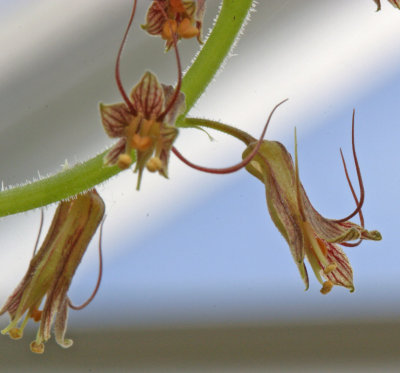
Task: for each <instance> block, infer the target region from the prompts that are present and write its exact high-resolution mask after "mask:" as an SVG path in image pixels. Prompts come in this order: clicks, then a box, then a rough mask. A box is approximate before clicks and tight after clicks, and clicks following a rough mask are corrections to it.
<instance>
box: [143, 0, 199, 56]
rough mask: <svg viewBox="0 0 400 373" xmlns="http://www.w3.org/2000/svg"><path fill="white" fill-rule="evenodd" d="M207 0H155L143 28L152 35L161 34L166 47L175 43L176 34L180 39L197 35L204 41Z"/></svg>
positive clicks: (168, 47)
mask: <svg viewBox="0 0 400 373" xmlns="http://www.w3.org/2000/svg"><path fill="white" fill-rule="evenodd" d="M204 11H205V0H196V1H184V0H155V1H153V2H152V4H151V5H150V7H149V9H148V11H147V15H146V24H144V25H142V28H143V29H144V30H146V31H147V32H148V33H149V34H150V35H156V36H161V37H162V38H163V39H164V40H165V41H166V49H167V50H168V49H170V48H171V47H172V45H173V43H174V41H173V39H174V34H175V36H176V38H177V39H178V40H179V39H181V38H184V39H189V38H193V37H196V38H197V40H198V41H199V42H200V43H202V41H201V39H202V24H203V18H204Z"/></svg>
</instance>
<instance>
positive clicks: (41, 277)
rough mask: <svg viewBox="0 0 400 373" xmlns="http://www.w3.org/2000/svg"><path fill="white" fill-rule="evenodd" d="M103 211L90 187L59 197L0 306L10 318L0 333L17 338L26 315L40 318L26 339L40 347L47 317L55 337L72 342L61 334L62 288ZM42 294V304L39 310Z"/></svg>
mask: <svg viewBox="0 0 400 373" xmlns="http://www.w3.org/2000/svg"><path fill="white" fill-rule="evenodd" d="M103 215H104V203H103V200H102V199H101V197H100V196H99V195H98V193H97V192H96V191H95V190H91V191H88V192H86V193H84V194H81V195H78V196H77V197H76V198H74V199H71V200H69V201H63V202H60V204H59V205H58V207H57V210H56V212H55V215H54V217H53V220H52V223H51V226H50V229H49V231H48V233H47V235H46V238H45V240H44V241H43V244H42V246H41V247H40V249H39V250H38V252H37V253H36V254H35V255H34V256H33V258H32V259H31V261H30V264H29V268H28V271H27V272H26V274H25V276H24V278H23V279H22V281H21V282H20V284H19V285H18V287H17V288H16V289H15V290H14V292H13V293H12V295H11V296H10V297H9V298H8V300H7V301H6V303H5V304H4V306H3V307H2V308H1V310H0V315H1V314H4V313H6V312H8V314H9V315H10V319H11V320H10V324H9V325H8V326H7V327H6V328H5V329H3V330H2V331H1V332H2V334H9V336H10V337H11V338H13V339H19V338H21V337H22V335H23V330H24V328H25V326H26V324H27V322H28V320H29V319H30V318H32V319H33V320H34V321H37V322H40V325H39V330H38V332H37V335H36V339H35V340H34V341H33V342H32V343H31V345H30V347H31V350H32V352H35V353H43V352H44V342H46V341H47V340H48V339H49V338H50V332H51V327H52V325H53V323H54V333H55V337H56V341H57V343H58V344H59V345H60V346H62V347H65V348H66V347H70V346H71V345H72V340H70V339H65V331H66V328H67V318H68V307H69V306H72V305H71V304H70V301H69V298H68V295H67V292H68V289H69V287H70V284H71V281H72V278H73V276H74V274H75V271H76V269H77V268H78V266H79V263H80V262H81V259H82V257H83V255H84V253H85V251H86V249H87V246H88V244H89V242H90V240H91V239H92V237H93V235H94V233H95V232H96V230H97V228H98V226H99V224H100V222H101V220H102V219H103ZM96 290H97V289H96ZM44 299H45V300H44ZM43 300H44V303H43V309H42V310H41V311H39V308H40V306H41V304H42V302H43ZM72 307H73V308H76V307H75V306H72ZM24 315H25V317H24ZM23 317H24V319H23V321H22V324H21V325H20V326H18V325H19V323H20V321H21V319H22V318H23Z"/></svg>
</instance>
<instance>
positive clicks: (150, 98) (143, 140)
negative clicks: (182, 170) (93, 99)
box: [100, 72, 185, 189]
mask: <svg viewBox="0 0 400 373" xmlns="http://www.w3.org/2000/svg"><path fill="white" fill-rule="evenodd" d="M173 99H174V89H173V87H172V86H166V85H161V84H160V83H159V82H158V79H157V77H156V76H155V75H154V74H153V73H151V72H146V73H145V74H144V75H143V77H142V79H141V80H140V82H139V83H138V84H137V85H136V86H135V87H134V88H133V90H132V92H131V94H130V97H129V100H130V104H131V105H130V107H129V106H128V104H127V103H118V104H113V105H103V104H101V105H100V113H101V120H102V123H103V127H104V130H105V131H106V133H107V135H108V136H110V137H111V138H119V139H120V140H119V141H118V142H117V143H116V144H115V145H114V146H113V147H112V148H111V149H110V151H109V152H108V153H107V154H106V156H105V158H104V163H105V164H106V165H114V164H117V165H118V166H119V167H120V168H121V169H124V168H128V167H129V166H130V165H131V163H132V151H135V152H136V159H137V160H136V167H135V171H137V172H138V185H137V186H138V189H139V187H140V181H141V177H142V173H143V170H144V168H145V167H146V166H147V168H148V169H149V171H151V172H155V171H158V172H159V173H160V174H161V175H163V176H165V177H168V160H169V154H170V150H171V147H172V144H173V142H174V140H175V138H176V136H177V135H178V130H177V128H176V127H175V126H174V124H175V119H176V117H177V116H178V115H179V114H181V113H182V112H183V111H184V109H185V103H184V95H183V93H179V94H178V96H177V98H176V100H175V102H174V104H173V105H172V107H171V108H170V109H168V111H167V112H165V110H166V106H167V105H168V103H169V102H171V100H173Z"/></svg>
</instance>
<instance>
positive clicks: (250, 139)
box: [182, 118, 257, 145]
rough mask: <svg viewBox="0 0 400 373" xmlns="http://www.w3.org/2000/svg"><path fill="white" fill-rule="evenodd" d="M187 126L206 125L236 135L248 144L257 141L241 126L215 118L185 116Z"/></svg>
mask: <svg viewBox="0 0 400 373" xmlns="http://www.w3.org/2000/svg"><path fill="white" fill-rule="evenodd" d="M182 125H184V126H185V127H200V128H202V127H206V128H211V129H213V130H217V131H220V132H223V133H225V134H227V135H231V136H233V137H236V138H237V139H238V140H240V141H243V142H244V143H245V144H246V145H249V144H251V143H252V142H255V141H257V140H256V139H255V138H254V137H253V136H251V135H249V134H248V133H247V132H245V131H242V130H241V129H239V128H236V127H233V126H230V125H229V124H224V123H221V122H217V121H215V120H209V119H200V118H185V119H184V120H183V122H182Z"/></svg>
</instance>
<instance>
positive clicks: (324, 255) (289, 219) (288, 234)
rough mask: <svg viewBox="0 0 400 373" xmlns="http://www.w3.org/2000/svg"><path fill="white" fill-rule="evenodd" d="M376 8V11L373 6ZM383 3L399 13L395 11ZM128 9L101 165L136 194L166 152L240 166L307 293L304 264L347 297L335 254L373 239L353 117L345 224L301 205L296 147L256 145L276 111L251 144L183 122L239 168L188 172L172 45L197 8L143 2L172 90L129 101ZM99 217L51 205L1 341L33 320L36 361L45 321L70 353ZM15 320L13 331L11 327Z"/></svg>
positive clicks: (96, 208) (138, 91)
mask: <svg viewBox="0 0 400 373" xmlns="http://www.w3.org/2000/svg"><path fill="white" fill-rule="evenodd" d="M375 1H376V0H375ZM376 2H377V3H378V5H380V4H379V1H376ZM390 2H391V3H392V4H394V5H396V6H398V3H397V2H395V1H390ZM135 9H136V0H135V1H134V6H133V11H132V15H131V19H130V22H129V24H128V28H127V30H126V33H125V35H124V38H123V41H122V44H121V47H120V50H119V52H118V55H117V63H116V70H115V71H116V82H117V86H118V88H119V90H120V93H121V95H122V97H123V99H124V102H122V103H117V104H112V105H103V104H101V105H100V114H101V120H102V124H103V127H104V129H105V131H106V133H107V134H108V136H110V137H111V138H118V139H119V141H118V142H117V143H116V144H115V145H114V146H113V147H112V148H111V149H110V151H109V152H108V153H107V155H106V156H105V158H104V165H105V166H108V165H118V167H120V168H121V169H128V168H130V166H131V165H132V164H133V163H134V161H136V166H135V170H134V171H136V172H138V184H137V188H138V189H139V187H140V180H141V178H142V174H143V171H144V169H145V168H147V170H149V171H150V172H157V171H158V172H159V173H160V174H161V175H162V176H164V177H167V175H168V161H169V155H170V153H171V151H173V152H174V153H175V154H176V155H177V156H178V158H180V159H181V160H183V161H184V162H185V163H186V164H188V165H190V166H191V167H193V168H196V169H198V170H201V171H206V172H213V173H219V174H222V173H228V172H234V171H237V170H238V169H240V168H242V167H245V168H246V170H247V171H248V172H249V173H250V174H252V175H253V176H255V177H256V178H257V179H259V180H260V181H261V182H262V183H263V184H264V185H265V189H266V199H267V205H268V210H269V213H270V215H271V218H272V220H273V222H274V223H275V225H276V227H277V228H278V230H279V231H280V233H281V234H282V236H283V237H284V238H285V240H286V241H287V243H288V245H289V247H290V250H291V252H292V255H293V257H294V260H295V262H296V264H297V266H298V268H299V271H300V274H301V277H302V279H303V280H304V283H305V285H306V288H308V284H309V279H308V274H307V269H306V266H305V264H304V260H305V258H307V259H308V261H309V263H310V265H311V267H312V270H313V272H314V274H315V276H316V278H317V279H318V281H319V282H320V283H321V285H322V288H321V293H323V294H326V293H328V292H329V291H330V290H331V289H332V287H333V286H335V285H338V286H343V287H346V288H348V289H350V291H353V290H354V285H353V271H352V268H351V265H350V263H349V260H348V258H347V256H346V255H345V253H344V252H343V250H342V246H356V245H358V244H360V243H361V241H362V240H366V239H367V240H380V239H381V235H380V233H379V232H378V231H368V230H366V229H365V228H364V218H363V215H362V211H361V208H362V206H363V203H364V187H363V182H362V178H361V172H360V168H359V165H358V160H357V156H356V151H355V141H354V113H353V122H352V146H353V156H354V161H355V165H356V169H357V176H358V180H359V186H360V196H359V197H357V195H356V193H355V192H354V188H353V186H352V183H351V181H350V178H349V176H348V173H347V168H346V163H345V161H344V158H343V157H342V160H343V165H344V169H345V173H346V177H347V180H348V182H349V185H350V189H351V191H352V194H353V197H354V200H355V203H356V208H355V210H354V211H353V212H352V213H351V214H350V215H349V216H347V217H346V218H343V219H340V220H332V219H326V218H324V217H323V216H321V215H320V214H319V213H318V212H317V211H316V210H315V209H314V207H313V206H312V204H311V202H310V201H309V199H308V197H307V194H306V192H305V190H304V188H303V186H302V184H301V182H300V177H299V167H298V159H297V142H296V150H295V160H294V162H293V159H292V157H291V155H290V154H289V152H288V151H287V150H286V148H285V147H284V145H282V144H281V143H279V142H276V141H268V140H263V137H264V135H265V132H266V129H267V126H268V124H269V121H270V119H271V116H272V114H273V112H274V111H275V110H276V108H277V107H278V106H279V105H280V104H278V105H277V106H276V107H275V108H274V109H273V111H272V112H271V114H270V116H269V118H268V121H267V123H266V125H265V128H264V130H263V133H262V135H261V137H260V139H259V140H258V141H257V140H256V139H255V138H253V137H252V136H250V135H249V134H247V133H245V132H243V131H241V130H238V129H236V128H234V127H231V126H228V125H225V124H222V123H218V122H213V121H207V120H200V119H188V122H192V123H193V124H196V126H199V127H208V128H213V129H216V130H220V131H223V132H225V133H227V134H230V135H232V136H235V137H237V138H238V139H240V140H242V141H243V142H244V143H245V145H246V149H245V151H244V152H243V154H242V161H241V162H240V163H238V164H237V165H235V166H232V167H229V168H227V169H208V168H207V169H206V168H204V167H200V166H196V165H193V164H192V163H191V162H189V161H187V160H186V159H185V158H184V157H183V156H182V155H181V154H180V153H179V152H178V151H177V149H175V148H174V146H173V143H174V140H175V139H176V137H177V135H178V129H177V128H176V127H175V121H176V119H177V117H178V116H179V115H180V114H182V113H183V112H184V111H185V97H184V95H183V93H182V92H180V82H181V68H180V60H179V54H178V51H177V42H178V41H179V40H180V39H181V38H193V37H196V38H197V39H198V40H199V42H201V28H202V19H203V15H204V10H205V1H204V0H197V1H184V0H156V1H153V2H152V4H151V5H150V8H149V10H148V13H147V18H146V24H145V25H144V26H142V27H143V29H144V30H146V31H147V32H148V33H149V34H151V35H156V36H160V37H161V38H162V39H164V40H165V41H166V49H167V50H169V49H171V48H172V47H173V48H174V50H175V53H176V56H177V65H178V82H177V84H176V86H175V88H174V87H172V86H166V85H163V84H160V83H159V81H158V79H157V77H156V76H155V75H154V74H153V73H151V72H145V74H144V75H143V77H142V79H141V80H140V82H139V83H138V84H137V85H136V86H135V87H134V88H133V90H132V91H131V93H130V95H129V96H128V95H127V94H126V93H125V91H124V89H123V87H122V84H121V81H120V77H119V59H120V55H121V51H122V48H123V45H124V42H125V39H126V35H127V33H128V31H129V28H130V26H131V24H132V20H133V17H134V13H135ZM285 101H286V100H285ZM104 210H105V208H104V202H103V201H102V199H101V197H100V196H99V195H98V193H97V192H96V191H95V190H91V191H88V192H86V193H84V194H82V195H78V196H77V197H76V198H75V199H72V200H69V201H63V202H61V203H60V204H59V206H58V208H57V210H56V213H55V216H54V218H53V221H52V224H51V227H50V229H49V232H48V233H47V236H46V238H45V240H44V242H43V244H42V245H41V248H40V249H39V250H38V252H37V253H36V254H35V255H34V256H33V258H32V260H31V262H30V265H29V268H28V271H27V273H26V275H25V277H24V278H23V279H22V281H21V283H20V284H19V286H18V287H17V288H16V290H15V291H14V292H13V294H12V295H11V296H10V297H9V299H8V300H7V301H6V303H5V305H4V306H3V307H2V308H1V309H0V314H4V313H5V312H8V313H9V315H10V319H11V321H10V324H9V325H8V326H7V327H6V328H5V329H3V330H2V333H3V334H9V336H10V337H11V338H13V339H18V338H21V337H22V334H23V329H24V327H25V325H26V323H27V322H28V320H29V319H30V318H32V319H34V321H40V326H39V330H38V332H37V337H36V339H35V340H34V341H33V342H32V343H31V350H32V351H33V352H36V353H42V352H43V351H44V342H46V341H47V340H48V339H49V338H50V331H51V327H52V324H53V321H54V331H55V337H56V341H57V343H58V344H60V345H61V346H62V347H69V346H71V345H72V341H71V340H69V339H65V338H64V335H65V331H66V323H67V313H68V308H73V309H81V308H83V307H84V306H86V305H87V304H88V303H89V301H90V300H91V299H92V298H93V297H94V295H95V293H96V292H97V289H98V285H99V283H100V277H99V280H98V283H97V286H96V289H95V291H94V292H93V294H92V296H91V297H90V298H89V300H88V301H87V302H85V303H84V304H83V305H82V306H73V305H72V303H71V302H70V300H69V298H68V296H67V292H68V289H69V286H70V284H71V281H72V278H73V276H74V273H75V271H76V269H77V267H78V265H79V263H80V261H81V259H82V256H83V255H84V253H85V251H86V248H87V246H88V244H89V242H90V240H91V238H92V237H93V235H94V234H95V232H96V230H97V228H98V226H99V225H100V223H101V221H102V219H103V216H104ZM356 215H359V218H360V225H358V224H355V223H353V222H351V221H350V219H351V218H352V217H354V216H356ZM350 241H354V242H350ZM99 248H100V244H99ZM100 258H101V257H100ZM100 269H101V260H100ZM44 298H46V299H45V302H44V305H43V309H42V310H41V311H39V307H40V306H41V304H42V301H43V299H44ZM24 315H25V317H24ZM23 317H24V319H23V321H22V323H21V325H20V326H18V325H19V323H20V321H21V319H22V318H23ZM53 319H55V320H53Z"/></svg>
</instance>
